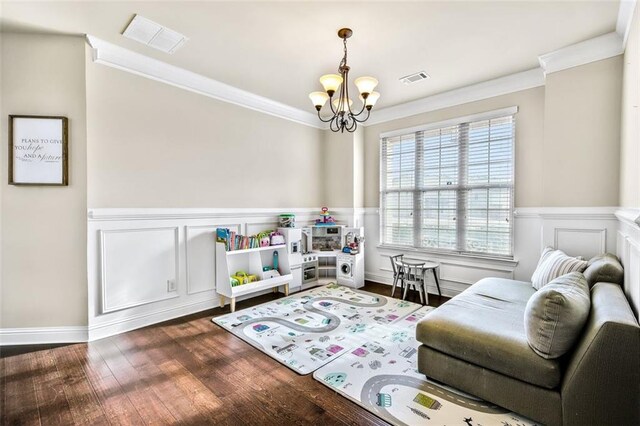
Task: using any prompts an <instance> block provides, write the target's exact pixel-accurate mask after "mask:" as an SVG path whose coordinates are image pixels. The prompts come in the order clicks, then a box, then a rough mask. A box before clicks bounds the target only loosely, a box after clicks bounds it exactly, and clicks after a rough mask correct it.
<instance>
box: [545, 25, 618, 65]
mask: <svg viewBox="0 0 640 426" xmlns="http://www.w3.org/2000/svg"><path fill="white" fill-rule="evenodd" d="M622 53H624V46H623V44H622V37H621V36H620V34H618V33H617V32H611V33H608V34H604V35H601V36H599V37H594V38H592V39H589V40H585V41H583V42H580V43H576V44H572V45H570V46H567V47H563V48H562V49H558V50H555V51H553V52H549V53H545V54H544V55H540V56H539V57H538V60H539V61H540V67H541V68H542V69H543V71H544V73H545V75H547V74H551V73H554V72H557V71H562V70H566V69H568V68H573V67H577V66H580V65H586V64H589V63H591V62H596V61H601V60H603V59H607V58H611V57H613V56H617V55H620V54H622Z"/></svg>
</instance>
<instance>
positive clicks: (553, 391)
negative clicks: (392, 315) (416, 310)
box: [416, 255, 640, 425]
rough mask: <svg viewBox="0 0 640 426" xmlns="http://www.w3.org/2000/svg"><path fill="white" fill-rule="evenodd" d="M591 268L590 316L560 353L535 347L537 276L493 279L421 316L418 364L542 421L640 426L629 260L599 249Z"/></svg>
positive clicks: (638, 351) (639, 363)
mask: <svg viewBox="0 0 640 426" xmlns="http://www.w3.org/2000/svg"><path fill="white" fill-rule="evenodd" d="M584 275H585V277H586V278H587V281H589V285H590V286H592V287H591V309H590V313H589V318H588V320H587V323H586V325H585V326H584V328H583V329H582V332H581V333H580V337H579V338H578V340H577V343H576V344H575V345H574V347H573V349H572V350H571V351H569V352H568V353H567V354H566V355H564V356H563V357H561V358H557V359H545V358H543V357H541V356H539V355H538V354H536V352H534V351H533V350H532V349H531V347H530V346H529V344H528V341H527V336H526V333H525V325H524V321H525V320H524V315H525V307H526V305H527V301H528V300H529V298H530V297H531V296H532V295H533V294H534V293H535V291H536V290H535V289H534V288H533V287H532V285H531V283H529V282H523V281H514V280H507V279H500V278H487V279H483V280H481V281H478V282H477V283H476V284H474V285H472V286H471V287H470V288H468V289H467V290H465V291H464V292H463V293H461V294H459V295H458V296H456V297H454V298H452V299H451V300H450V301H448V302H447V303H445V304H444V305H442V306H440V307H439V308H437V309H435V310H433V311H432V312H431V313H429V314H428V315H427V316H426V317H425V318H424V319H423V320H422V321H421V322H420V324H419V325H418V328H417V331H416V334H417V339H418V340H419V341H420V342H421V343H422V345H421V346H420V348H419V352H418V366H419V371H420V372H421V373H423V374H425V375H426V376H427V377H429V378H431V379H434V380H437V381H440V382H443V383H445V384H448V385H451V386H453V387H455V388H458V389H461V390H463V391H465V392H468V393H470V394H473V395H476V396H478V397H480V398H483V399H485V400H487V401H490V402H493V403H495V404H497V405H500V406H502V407H505V408H507V409H510V410H512V411H514V412H516V413H519V414H521V415H523V416H526V417H529V418H530V419H532V420H534V421H536V422H540V423H542V424H547V425H638V424H640V328H639V326H638V322H637V320H636V317H635V316H634V314H633V312H632V310H631V308H630V306H629V303H628V301H627V299H626V298H625V295H624V293H623V291H622V289H621V287H620V284H621V282H622V266H620V264H619V263H618V261H617V258H615V256H612V255H609V256H600V257H599V258H598V259H595V261H594V260H592V261H590V262H589V267H588V268H587V270H586V271H585V272H584Z"/></svg>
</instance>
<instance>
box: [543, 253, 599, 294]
mask: <svg viewBox="0 0 640 426" xmlns="http://www.w3.org/2000/svg"><path fill="white" fill-rule="evenodd" d="M587 264H588V262H587V261H586V260H583V259H582V258H577V257H571V256H567V255H566V254H565V253H564V252H563V251H562V250H554V249H553V248H552V247H546V248H545V249H544V250H543V251H542V255H541V256H540V260H539V261H538V266H537V267H536V270H535V272H534V273H533V275H532V276H531V284H532V285H533V288H535V289H536V290H540V289H541V288H542V287H544V286H545V285H547V284H548V283H549V282H550V281H553V280H554V279H556V278H558V277H561V276H563V275H566V274H568V273H570V272H584V270H585V269H587Z"/></svg>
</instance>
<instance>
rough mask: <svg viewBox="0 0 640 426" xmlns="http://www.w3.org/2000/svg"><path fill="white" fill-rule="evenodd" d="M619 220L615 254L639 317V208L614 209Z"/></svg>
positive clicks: (630, 300) (625, 290) (630, 299)
mask: <svg viewBox="0 0 640 426" xmlns="http://www.w3.org/2000/svg"><path fill="white" fill-rule="evenodd" d="M616 216H617V217H618V219H619V221H620V228H619V230H618V241H617V254H618V257H619V258H620V261H621V262H622V265H623V266H624V292H625V294H626V296H627V299H628V300H629V302H630V304H631V307H632V309H633V311H634V313H635V315H636V318H639V314H640V209H621V210H618V211H616Z"/></svg>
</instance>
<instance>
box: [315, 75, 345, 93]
mask: <svg viewBox="0 0 640 426" xmlns="http://www.w3.org/2000/svg"><path fill="white" fill-rule="evenodd" d="M320 84H322V87H324V91H325V92H327V94H328V95H329V96H333V94H334V93H335V92H336V91H337V90H338V88H339V87H340V85H341V84H342V77H341V76H339V75H338V74H325V75H323V76H322V77H320Z"/></svg>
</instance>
